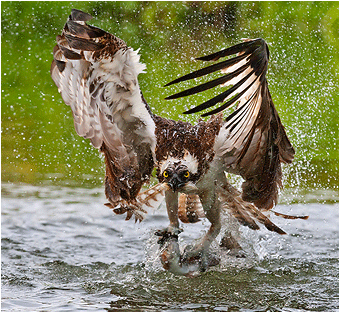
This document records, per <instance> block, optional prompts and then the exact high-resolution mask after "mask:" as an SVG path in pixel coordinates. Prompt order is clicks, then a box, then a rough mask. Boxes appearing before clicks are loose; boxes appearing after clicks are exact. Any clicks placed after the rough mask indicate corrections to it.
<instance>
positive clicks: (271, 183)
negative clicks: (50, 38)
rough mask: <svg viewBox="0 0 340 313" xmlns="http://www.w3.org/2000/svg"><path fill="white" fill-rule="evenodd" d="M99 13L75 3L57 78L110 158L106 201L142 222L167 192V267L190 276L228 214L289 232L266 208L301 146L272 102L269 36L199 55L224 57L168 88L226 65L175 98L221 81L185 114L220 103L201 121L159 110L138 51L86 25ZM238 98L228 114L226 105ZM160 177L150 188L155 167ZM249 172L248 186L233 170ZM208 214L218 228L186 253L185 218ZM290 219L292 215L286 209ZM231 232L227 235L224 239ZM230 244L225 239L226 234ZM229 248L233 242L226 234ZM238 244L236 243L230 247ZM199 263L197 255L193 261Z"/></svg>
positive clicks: (61, 41) (57, 50)
mask: <svg viewBox="0 0 340 313" xmlns="http://www.w3.org/2000/svg"><path fill="white" fill-rule="evenodd" d="M91 18H92V17H91V15H89V14H87V13H84V12H82V11H79V10H72V12H71V15H70V16H69V18H68V20H67V22H66V24H65V26H64V29H63V31H62V34H61V35H60V36H57V39H56V40H57V45H56V46H55V47H54V50H53V57H54V60H53V62H52V65H51V76H52V79H53V80H54V82H55V84H56V85H57V87H58V90H59V92H60V93H61V96H62V98H63V100H64V102H65V103H66V104H67V105H69V106H70V107H71V110H72V113H73V118H74V126H75V130H76V132H77V133H78V135H79V136H82V137H84V138H88V139H89V140H90V141H91V143H92V145H93V146H94V147H95V148H98V149H99V150H100V151H101V152H102V153H103V155H104V158H105V164H106V176H105V194H106V197H107V199H108V203H107V204H106V205H107V206H108V207H110V208H112V209H113V211H114V212H115V213H117V214H124V213H126V214H127V216H126V219H127V220H128V219H130V218H131V217H132V216H134V217H135V220H136V221H137V220H139V221H141V220H142V219H143V215H142V213H143V212H144V213H146V211H145V205H149V206H151V204H150V201H151V200H156V199H157V196H158V195H162V194H165V201H166V207H167V213H168V216H169V221H170V224H169V226H168V227H166V228H165V229H164V230H162V231H158V232H157V235H158V236H160V240H159V243H160V244H161V247H162V248H163V250H162V254H161V260H162V263H163V266H164V268H166V269H168V270H170V271H172V272H174V273H178V274H184V275H186V274H188V273H191V272H192V270H191V269H190V268H189V267H190V266H191V265H192V264H198V265H197V266H198V268H199V269H200V270H202V271H204V270H205V269H206V268H207V267H208V266H209V265H210V263H211V259H209V257H208V255H209V254H208V251H209V246H210V244H211V243H212V241H213V240H215V238H216V237H217V235H218V234H219V232H220V229H221V214H222V212H226V211H227V212H229V213H230V214H231V215H232V216H234V217H235V218H236V219H237V220H238V221H239V222H240V223H241V224H242V225H246V226H248V227H250V228H251V229H254V230H256V229H259V225H258V223H262V224H264V226H265V227H266V228H267V229H269V230H271V231H275V232H277V233H279V234H284V233H285V232H284V231H283V230H282V229H280V228H279V227H278V226H276V225H274V224H273V223H272V222H271V221H270V220H269V219H268V217H267V216H266V215H265V214H264V213H265V212H266V211H269V210H270V209H272V208H273V206H274V205H275V204H276V203H277V200H278V189H279V187H281V163H291V162H292V160H293V157H294V153H295V152H294V149H293V147H292V145H291V143H290V142H289V139H288V137H287V135H286V132H285V129H284V127H283V126H282V124H281V122H280V118H279V116H278V113H277V111H276V109H275V107H274V104H273V101H272V98H271V95H270V92H269V89H268V83H267V80H266V72H267V67H268V58H269V50H268V46H267V44H266V42H265V41H264V40H263V39H254V40H245V41H244V42H242V43H240V44H237V45H235V46H233V47H230V48H227V49H225V50H222V51H219V52H216V53H213V54H210V55H207V56H204V57H200V58H198V60H201V61H217V60H218V59H220V58H223V57H226V56H230V55H234V54H236V56H234V57H232V58H228V59H226V60H223V61H221V62H218V63H214V64H212V65H209V66H207V67H204V68H202V69H200V70H197V71H195V72H192V73H190V74H188V75H185V76H183V77H180V78H178V79H176V80H174V81H172V82H170V83H168V84H167V85H166V86H169V85H171V84H176V83H180V82H183V81H186V80H190V79H193V78H198V77H201V76H205V75H208V74H210V73H213V72H216V71H221V73H222V76H221V77H219V78H216V79H213V80H211V81H208V82H206V83H203V84H200V85H198V86H195V87H192V88H190V89H188V90H184V91H181V92H179V93H177V94H175V95H172V96H170V97H168V98H167V99H175V98H180V97H185V96H189V95H193V94H196V93H199V92H202V91H205V90H207V89H210V88H213V87H215V86H221V87H222V88H223V89H222V90H223V91H222V92H221V93H219V94H218V95H217V96H215V97H214V98H212V99H210V100H208V101H206V102H204V103H202V104H200V105H198V106H196V107H194V108H192V109H190V110H188V111H186V112H184V113H186V114H192V113H196V112H200V111H202V110H204V109H208V108H211V107H213V106H215V105H217V104H219V105H218V106H217V107H216V108H214V109H213V110H211V111H209V112H207V113H204V114H203V115H202V116H208V115H212V117H211V118H210V119H209V120H208V121H203V120H199V121H198V122H197V124H196V125H192V124H190V123H187V122H183V121H173V120H170V119H167V118H164V117H161V116H157V115H155V114H153V113H152V112H151V110H150V107H149V105H148V104H147V102H146V100H145V99H144V97H143V94H142V91H141V90H140V87H139V84H138V75H139V74H140V73H142V72H143V71H144V70H145V68H146V67H145V65H144V64H142V63H140V61H139V59H140V56H139V55H138V50H137V51H134V50H133V49H132V48H131V47H128V46H127V45H126V43H125V42H124V41H123V40H121V39H119V38H117V37H115V36H114V35H112V34H110V33H108V32H106V31H104V30H102V29H100V28H97V27H94V26H91V25H88V24H87V23H86V22H87V21H88V20H90V19H91ZM232 105H236V109H235V110H234V111H233V113H232V114H230V115H229V116H228V117H226V118H224V117H223V112H222V111H223V110H224V109H226V108H228V107H230V106H232ZM154 168H156V175H157V178H158V181H159V183H158V184H157V185H156V186H154V187H152V188H150V189H149V190H147V191H143V192H142V191H141V190H142V186H143V185H144V184H146V183H148V182H149V179H150V177H151V174H152V171H153V169H154ZM228 172H230V173H233V174H238V175H241V176H242V178H243V179H244V182H243V184H242V192H240V191H238V190H237V189H236V188H234V187H233V186H231V184H230V183H229V182H228V180H227V175H226V173H228ZM202 217H206V218H207V219H208V220H209V221H210V223H211V226H210V228H209V230H208V231H207V233H206V234H205V235H204V236H203V238H202V239H201V240H200V241H199V242H198V243H197V244H196V245H195V246H193V247H191V248H190V249H186V251H185V252H184V254H183V255H181V253H180V251H179V248H178V240H177V239H178V235H179V233H180V231H181V230H180V225H179V219H180V220H181V221H182V222H184V223H194V222H197V221H198V220H199V219H200V218H202ZM284 217H288V216H284ZM226 238H227V237H225V238H224V239H225V240H227V239H226ZM222 241H223V240H222ZM227 241H228V242H229V244H228V243H227V244H226V246H228V245H230V242H232V243H233V242H234V241H233V240H232V238H229V240H227ZM236 246H238V244H237V243H235V242H234V243H233V244H232V247H236ZM194 260H196V261H197V260H198V262H196V263H195V262H194Z"/></svg>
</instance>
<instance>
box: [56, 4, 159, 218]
mask: <svg viewBox="0 0 340 313" xmlns="http://www.w3.org/2000/svg"><path fill="white" fill-rule="evenodd" d="M91 18H92V17H91V15H89V14H87V13H84V12H82V11H79V10H72V12H71V15H70V16H69V18H68V20H67V22H66V24H65V26H64V29H63V31H62V34H61V36H57V45H56V46H55V47H54V50H53V57H54V60H53V62H52V65H51V76H52V79H53V80H54V82H55V84H56V85H57V87H58V90H59V92H60V93H61V96H62V98H63V100H64V102H65V103H66V104H67V105H69V106H70V107H71V109H72V113H73V118H74V126H75V130H76V132H77V133H78V135H79V136H82V137H84V138H88V139H89V140H90V141H91V143H92V145H93V146H94V147H95V148H98V149H100V150H101V151H102V152H103V154H104V156H105V162H106V179H105V192H106V196H107V198H108V200H109V202H110V205H111V206H112V207H116V206H117V205H121V206H123V207H124V208H123V211H124V210H125V212H126V210H128V209H129V208H130V205H131V204H134V205H136V196H137V194H138V193H139V191H140V189H141V187H142V185H143V183H144V182H145V181H147V180H148V178H149V175H150V174H151V171H152V169H153V167H154V153H155V146H156V137H155V123H154V121H153V118H152V114H151V112H150V109H149V107H148V105H147V103H146V102H145V100H144V98H143V96H142V93H141V91H140V88H139V84H138V79H137V76H138V75H139V74H140V73H142V72H143V70H144V69H145V66H144V64H141V63H140V62H139V55H138V54H137V52H138V51H137V52H136V51H134V50H133V49H132V48H129V47H128V46H127V45H126V44H125V42H124V41H123V40H121V39H119V38H117V37H115V36H113V35H111V34H109V33H107V32H106V31H104V30H102V29H100V28H97V27H94V26H91V25H87V24H86V21H88V20H90V19H91Z"/></svg>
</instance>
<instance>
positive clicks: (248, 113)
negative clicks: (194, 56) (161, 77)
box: [167, 38, 295, 210]
mask: <svg viewBox="0 0 340 313" xmlns="http://www.w3.org/2000/svg"><path fill="white" fill-rule="evenodd" d="M233 54H237V55H236V56H235V57H233V58H230V59H227V60H225V61H222V62H219V63H216V64H213V65H210V66H208V67H205V68H203V69H200V70H198V71H195V72H192V73H190V74H188V75H185V76H183V77H180V78H178V79H176V80H174V81H172V82H170V83H169V84H167V85H171V84H174V83H179V82H182V81H186V80H189V79H193V78H198V77H201V76H204V75H207V74H210V73H213V72H215V71H219V70H220V71H221V72H222V73H223V74H224V75H223V76H221V77H219V78H217V79H214V80H212V81H209V82H206V83H203V84H200V85H198V86H195V87H193V88H190V89H188V90H184V91H182V92H179V93H177V94H175V95H173V96H170V97H168V98H167V99H176V98H179V97H184V96H189V95H193V94H196V93H199V92H202V91H204V90H207V89H210V88H213V87H215V86H221V87H226V86H231V87H230V88H229V89H227V90H224V91H223V92H221V93H220V94H218V95H217V96H215V97H214V98H212V99H210V100H208V101H206V102H204V103H202V104H200V105H198V106H197V107H194V108H192V109H190V110H189V111H187V112H185V113H188V114H190V113H195V112H200V111H202V110H204V109H208V108H211V107H212V106H215V105H216V104H218V103H222V104H220V105H219V106H217V108H215V109H213V110H211V111H210V112H208V113H205V114H203V116H206V115H210V114H214V113H218V112H220V111H222V110H224V109H226V108H228V107H230V106H232V105H234V104H237V107H236V109H235V111H234V112H233V113H232V114H230V115H229V116H228V117H227V118H226V120H225V123H224V125H223V126H222V127H221V129H220V132H219V134H218V136H217V137H216V140H215V144H214V150H215V161H219V164H220V165H221V166H222V169H223V170H226V171H229V172H232V173H235V174H239V175H241V176H242V177H243V178H244V179H245V182H244V183H243V186H242V187H243V194H242V197H243V199H244V200H246V201H249V202H253V203H254V204H255V205H256V206H257V207H258V208H261V209H264V210H267V209H270V208H272V207H273V205H274V203H276V202H277V195H278V187H280V186H281V162H285V163H290V162H292V160H293V157H294V154H295V151H294V148H293V147H292V145H291V143H290V142H289V139H288V137H287V135H286V132H285V129H284V127H283V125H282V124H281V121H280V118H279V116H278V113H277V111H276V109H275V107H274V104H273V101H272V98H271V95H270V92H269V89H268V83H267V79H266V73H267V68H268V60H269V50H268V46H267V44H266V42H265V41H264V40H263V39H261V38H260V39H255V40H245V41H244V42H243V43H240V44H238V45H235V46H232V47H230V48H227V49H225V50H222V51H220V52H217V53H213V54H210V55H208V56H204V57H201V58H198V60H202V61H216V60H218V59H220V58H221V57H226V56H229V55H233Z"/></svg>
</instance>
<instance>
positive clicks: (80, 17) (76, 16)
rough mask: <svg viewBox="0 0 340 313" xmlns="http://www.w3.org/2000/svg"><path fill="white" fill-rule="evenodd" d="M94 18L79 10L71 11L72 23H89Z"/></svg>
mask: <svg viewBox="0 0 340 313" xmlns="http://www.w3.org/2000/svg"><path fill="white" fill-rule="evenodd" d="M92 18H93V17H92V15H90V14H88V13H85V12H83V11H81V10H78V9H72V10H71V15H70V19H71V20H72V21H82V22H87V21H89V20H91V19H92Z"/></svg>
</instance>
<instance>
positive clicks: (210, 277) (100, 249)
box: [1, 186, 339, 311]
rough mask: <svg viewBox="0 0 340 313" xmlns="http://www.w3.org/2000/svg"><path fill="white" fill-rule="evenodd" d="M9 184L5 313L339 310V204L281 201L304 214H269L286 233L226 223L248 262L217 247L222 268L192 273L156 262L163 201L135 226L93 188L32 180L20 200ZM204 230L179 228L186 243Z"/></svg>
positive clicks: (4, 237)
mask: <svg viewBox="0 0 340 313" xmlns="http://www.w3.org/2000/svg"><path fill="white" fill-rule="evenodd" d="M5 188H6V186H5ZM7 189H8V190H14V191H13V194H11V193H10V192H7V193H6V194H5V196H4V195H3V197H2V241H1V245H2V310H4V311H27V310H30V311H32V310H33V311H34V310H37V311H79V310H89V311H93V310H104V309H106V310H108V311H238V310H240V311H250V310H251V311H266V310H267V311H280V310H284V311H295V310H297V311H301V310H308V311H314V310H315V311H336V310H338V306H339V299H338V285H339V283H338V276H339V275H338V274H339V266H338V242H339V240H338V238H339V235H338V205H337V204H318V203H309V204H303V203H299V204H292V205H281V206H278V208H277V211H280V212H283V213H291V214H309V215H310V218H309V220H307V221H305V220H296V221H291V220H283V219H280V218H278V217H275V216H274V217H273V220H274V222H275V223H277V224H278V225H280V226H281V227H282V228H283V229H284V230H285V231H287V233H288V235H287V236H279V235H277V234H274V233H271V232H268V231H266V230H265V229H261V230H260V231H259V232H254V231H252V230H248V229H247V228H244V227H241V229H240V230H239V231H238V230H236V229H232V231H234V232H235V234H237V235H238V236H240V242H241V244H242V245H243V247H244V250H245V253H246V256H247V258H241V259H237V258H234V257H232V256H230V255H225V252H223V251H220V250H219V248H218V245H217V244H215V245H214V249H215V251H216V253H220V254H222V256H223V255H224V257H223V258H222V262H221V264H220V265H219V266H218V267H215V268H214V269H212V270H209V271H208V272H206V273H204V274H202V275H201V276H199V277H196V278H193V279H188V278H185V277H178V276H174V275H172V274H171V273H168V272H165V271H164V270H163V269H162V267H161V265H160V262H159V258H158V246H157V244H156V240H157V239H156V238H155V236H154V235H153V233H154V231H155V230H156V229H158V228H161V227H163V226H164V225H166V223H167V217H166V213H165V209H164V207H162V206H161V208H160V209H159V210H156V211H154V212H151V214H150V215H149V216H147V218H146V219H145V221H144V222H143V223H141V224H134V223H133V222H131V221H130V222H125V221H123V219H122V217H121V216H114V215H113V214H112V212H111V211H110V210H107V208H106V207H104V206H103V203H104V202H105V199H104V196H103V195H101V196H99V197H98V194H97V192H96V191H90V192H88V191H87V190H82V189H76V190H74V189H71V190H70V189H69V188H60V187H58V188H57V187H51V188H50V189H49V188H48V187H43V188H40V187H39V188H37V187H32V186H28V188H27V190H28V193H27V194H26V196H21V197H17V195H18V193H24V192H25V190H26V188H25V187H23V186H19V187H18V188H7ZM78 198H79V199H81V200H80V201H79V202H78V201H77V199H78ZM207 226H208V223H207V222H205V221H203V222H202V223H198V224H195V225H184V232H183V235H182V236H181V242H180V244H181V246H182V248H183V246H184V245H186V244H187V243H189V242H190V241H192V240H195V239H196V238H198V237H200V236H201V235H202V232H204V230H205V229H206V228H207ZM223 253H224V254H223Z"/></svg>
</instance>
